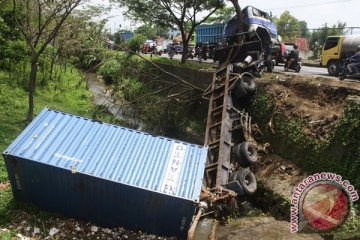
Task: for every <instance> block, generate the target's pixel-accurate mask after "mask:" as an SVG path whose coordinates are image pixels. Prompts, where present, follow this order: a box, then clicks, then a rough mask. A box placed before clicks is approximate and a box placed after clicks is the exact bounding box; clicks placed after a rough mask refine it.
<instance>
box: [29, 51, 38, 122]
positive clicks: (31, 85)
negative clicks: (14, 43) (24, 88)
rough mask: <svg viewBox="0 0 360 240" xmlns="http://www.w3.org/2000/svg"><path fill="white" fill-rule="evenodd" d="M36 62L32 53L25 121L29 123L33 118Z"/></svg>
mask: <svg viewBox="0 0 360 240" xmlns="http://www.w3.org/2000/svg"><path fill="white" fill-rule="evenodd" d="M37 62H38V56H37V55H36V54H35V53H33V54H32V56H31V71H30V80H29V112H28V116H27V120H28V121H29V122H30V121H32V120H33V117H34V95H35V85H36V75H37Z"/></svg>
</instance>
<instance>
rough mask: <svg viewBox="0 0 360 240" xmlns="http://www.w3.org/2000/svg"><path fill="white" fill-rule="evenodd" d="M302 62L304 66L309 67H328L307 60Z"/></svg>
mask: <svg viewBox="0 0 360 240" xmlns="http://www.w3.org/2000/svg"><path fill="white" fill-rule="evenodd" d="M301 64H302V65H303V66H307V67H317V68H326V67H325V66H320V63H307V62H302V63H301Z"/></svg>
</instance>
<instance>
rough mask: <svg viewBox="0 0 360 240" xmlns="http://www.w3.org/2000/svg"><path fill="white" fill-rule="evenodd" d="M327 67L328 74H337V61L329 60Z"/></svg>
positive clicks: (338, 66)
mask: <svg viewBox="0 0 360 240" xmlns="http://www.w3.org/2000/svg"><path fill="white" fill-rule="evenodd" d="M327 69H328V73H329V75H330V76H337V75H338V74H339V69H340V64H339V63H338V62H337V61H330V62H329V63H328V65H327Z"/></svg>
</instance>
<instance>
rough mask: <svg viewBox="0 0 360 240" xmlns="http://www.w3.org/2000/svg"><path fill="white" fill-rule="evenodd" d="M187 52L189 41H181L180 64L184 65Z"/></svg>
mask: <svg viewBox="0 0 360 240" xmlns="http://www.w3.org/2000/svg"><path fill="white" fill-rule="evenodd" d="M188 51H189V41H187V40H185V41H183V54H182V56H181V63H186V61H187V56H188Z"/></svg>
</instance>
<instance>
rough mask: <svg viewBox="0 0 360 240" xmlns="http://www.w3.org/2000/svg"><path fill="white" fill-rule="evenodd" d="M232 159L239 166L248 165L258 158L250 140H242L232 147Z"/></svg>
mask: <svg viewBox="0 0 360 240" xmlns="http://www.w3.org/2000/svg"><path fill="white" fill-rule="evenodd" d="M233 154H234V160H235V161H236V162H237V163H238V164H239V165H240V166H241V167H249V166H250V165H253V164H255V163H256V162H257V160H258V159H259V156H258V153H257V148H256V146H255V145H254V144H253V143H251V142H242V143H240V144H237V145H235V146H234V148H233Z"/></svg>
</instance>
